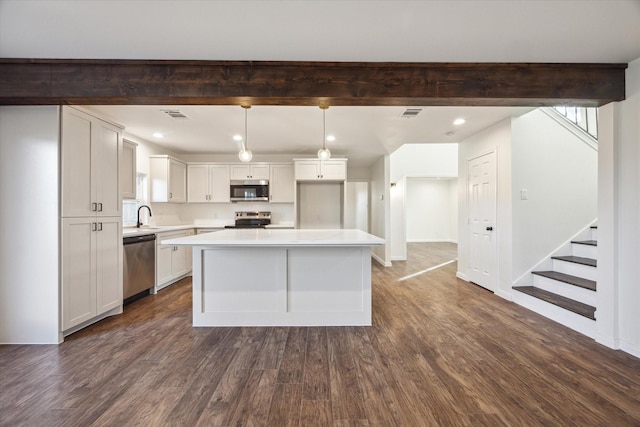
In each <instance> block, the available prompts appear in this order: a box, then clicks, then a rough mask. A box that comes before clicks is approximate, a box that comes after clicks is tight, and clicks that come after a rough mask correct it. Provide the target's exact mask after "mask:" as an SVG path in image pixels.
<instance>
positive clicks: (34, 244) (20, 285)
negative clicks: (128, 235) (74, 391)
mask: <svg viewBox="0 0 640 427" xmlns="http://www.w3.org/2000/svg"><path fill="white" fill-rule="evenodd" d="M58 112H59V109H58V107H55V106H47V107H14V106H11V107H7V106H0V200H2V203H0V236H2V237H1V238H0V343H2V344H8V343H13V344H18V343H25V344H27V343H28V344H54V343H55V344H57V343H59V342H60V341H61V337H60V336H59V332H60V327H59V317H60V316H59V302H58V301H59V295H60V286H59V280H58V278H59V269H58V268H59V267H58V266H59V262H58V261H59V260H58V257H59V251H58V229H59V225H58V217H59V212H58V207H59V202H58V200H59V192H58V182H59V170H58V163H59V161H58V158H59V143H58V139H59V114H58Z"/></svg>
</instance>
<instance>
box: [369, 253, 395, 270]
mask: <svg viewBox="0 0 640 427" xmlns="http://www.w3.org/2000/svg"><path fill="white" fill-rule="evenodd" d="M371 258H373V259H374V260H375V261H376V262H377V263H378V264H380V265H381V266H383V267H391V262H388V263H386V262H384V260H383V259H382V258H380V257H379V256H378V255H376V254H374V253H373V252H372V253H371Z"/></svg>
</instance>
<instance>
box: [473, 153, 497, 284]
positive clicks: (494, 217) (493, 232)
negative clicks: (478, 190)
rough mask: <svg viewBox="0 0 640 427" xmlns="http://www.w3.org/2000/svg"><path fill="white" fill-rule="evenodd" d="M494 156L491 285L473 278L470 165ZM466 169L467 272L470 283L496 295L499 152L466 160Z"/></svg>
mask: <svg viewBox="0 0 640 427" xmlns="http://www.w3.org/2000/svg"><path fill="white" fill-rule="evenodd" d="M491 154H493V168H494V170H493V178H494V179H493V188H492V189H491V191H492V192H493V203H494V206H493V221H492V222H493V224H491V227H492V228H493V231H491V232H490V233H491V234H490V235H491V239H492V242H493V257H492V259H493V265H492V267H491V270H492V272H493V274H492V277H491V283H489V284H488V283H484V284H483V283H478V282H477V281H474V280H473V279H474V277H472V276H473V275H472V272H471V270H472V265H473V264H474V262H472V259H473V258H472V253H473V244H472V241H473V238H472V227H471V212H470V207H471V192H470V185H469V184H470V181H471V170H470V168H469V164H470V162H472V161H473V160H476V159H479V158H481V157H484V156H487V155H491ZM466 168H467V171H466V172H467V173H466V175H467V183H466V199H467V225H468V229H467V238H468V242H469V247H468V256H469V258H468V263H467V265H468V272H467V278H468V280H469V281H471V282H474V283H476V284H478V285H480V286H482V287H485V288H487V289H489V290H490V291H492V292H494V293H496V292H497V291H498V277H499V260H498V231H499V230H498V223H497V222H498V203H497V202H498V198H497V196H498V152H497V149H495V148H494V149H491V150H489V151H486V152H483V153H480V154H474V155H473V156H469V157H468V158H467V160H466Z"/></svg>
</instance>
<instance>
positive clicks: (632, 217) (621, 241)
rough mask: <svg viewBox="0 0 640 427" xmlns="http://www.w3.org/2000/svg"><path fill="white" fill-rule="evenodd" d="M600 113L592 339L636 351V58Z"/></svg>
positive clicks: (639, 184)
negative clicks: (622, 95)
mask: <svg viewBox="0 0 640 427" xmlns="http://www.w3.org/2000/svg"><path fill="white" fill-rule="evenodd" d="M600 115H601V120H600V122H601V123H602V126H601V128H600V129H601V130H602V132H603V135H602V137H601V138H600V145H601V148H600V160H599V168H600V177H599V192H600V194H601V197H600V201H599V206H598V211H599V212H598V216H599V217H598V251H599V253H598V301H597V307H596V308H597V311H596V318H597V320H598V323H597V340H598V341H599V342H601V343H603V344H605V345H608V346H610V347H614V348H618V347H619V348H621V349H623V350H624V351H626V352H629V353H631V354H633V355H635V356H637V357H640V192H639V190H638V189H639V188H640V173H639V169H640V58H638V59H636V60H635V61H633V62H631V63H630V64H629V68H628V69H627V70H626V100H625V101H623V102H620V103H614V104H609V105H606V106H605V107H602V108H601V114H600Z"/></svg>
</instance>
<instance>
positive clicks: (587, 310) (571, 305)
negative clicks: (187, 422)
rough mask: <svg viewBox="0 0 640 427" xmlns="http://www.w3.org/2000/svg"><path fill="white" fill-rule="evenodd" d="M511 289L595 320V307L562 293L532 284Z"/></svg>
mask: <svg viewBox="0 0 640 427" xmlns="http://www.w3.org/2000/svg"><path fill="white" fill-rule="evenodd" d="M513 289H515V290H516V291H519V292H522V293H523V294H527V295H531V296H532V297H534V298H538V299H540V300H542V301H545V302H548V303H550V304H553V305H556V306H558V307H560V308H564V309H565V310H569V311H571V312H573V313H576V314H579V315H581V316H584V317H586V318H588V319H592V320H596V317H595V312H596V308H595V307H592V306H590V305H587V304H583V303H581V302H578V301H574V300H572V299H570V298H567V297H563V296H562V295H558V294H554V293H553V292H549V291H545V290H544V289H539V288H536V287H534V286H516V287H514V288H513Z"/></svg>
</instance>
